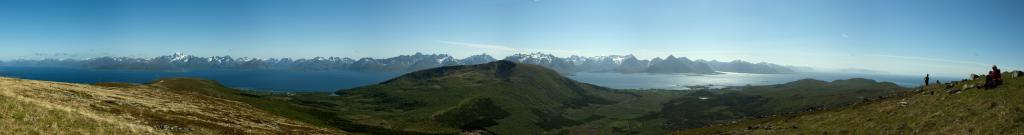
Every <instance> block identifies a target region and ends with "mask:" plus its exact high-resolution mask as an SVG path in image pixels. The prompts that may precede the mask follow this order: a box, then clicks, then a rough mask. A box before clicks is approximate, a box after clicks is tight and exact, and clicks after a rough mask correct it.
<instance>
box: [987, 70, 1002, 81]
mask: <svg viewBox="0 0 1024 135" xmlns="http://www.w3.org/2000/svg"><path fill="white" fill-rule="evenodd" d="M1000 74H1002V73H1000V72H999V69H996V70H992V71H989V72H988V75H989V76H992V79H996V80H1002V79H1003V76H1002V75H1000Z"/></svg>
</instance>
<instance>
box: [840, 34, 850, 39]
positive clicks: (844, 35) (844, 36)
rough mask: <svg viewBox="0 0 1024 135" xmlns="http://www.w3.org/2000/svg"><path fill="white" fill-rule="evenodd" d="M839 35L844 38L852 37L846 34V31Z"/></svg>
mask: <svg viewBox="0 0 1024 135" xmlns="http://www.w3.org/2000/svg"><path fill="white" fill-rule="evenodd" d="M839 36H842V37H843V38H850V35H846V33H843V34H842V35H839Z"/></svg>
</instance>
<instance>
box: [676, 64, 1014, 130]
mask: <svg viewBox="0 0 1024 135" xmlns="http://www.w3.org/2000/svg"><path fill="white" fill-rule="evenodd" d="M1003 79H1005V80H1006V81H1005V82H1004V84H1003V85H1001V86H999V87H997V88H994V89H977V88H971V87H970V86H974V85H979V84H981V83H982V80H970V81H966V82H960V83H954V84H946V85H929V86H926V87H923V90H921V91H918V92H912V93H908V94H906V95H905V96H898V97H891V98H883V99H879V100H872V101H866V102H864V103H860V104H857V105H854V106H849V107H841V108H831V109H827V110H823V111H815V112H807V113H801V114H795V115H788V116H780V117H772V118H765V119H755V120H749V121H743V122H740V123H737V124H729V125H720V126H713V127H706V128H700V129H694V130H688V131H682V132H677V133H676V134H1015V133H1022V132H1024V109H1022V108H1024V78H1011V77H1008V76H1004V78H1003ZM965 86H966V87H965Z"/></svg>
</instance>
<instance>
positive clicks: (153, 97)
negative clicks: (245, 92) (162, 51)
mask: <svg viewBox="0 0 1024 135" xmlns="http://www.w3.org/2000/svg"><path fill="white" fill-rule="evenodd" d="M164 83H174V82H173V80H161V81H158V82H156V83H154V84H151V85H137V84H125V83H105V84H100V85H102V86H97V85H85V84H72V83H59V82H47V81H34V80H23V79H14V78H0V86H2V87H0V98H2V99H0V101H2V102H3V103H2V104H14V105H18V109H4V110H0V112H5V113H4V114H7V112H11V113H10V114H12V117H11V120H9V119H8V118H6V117H5V118H3V119H4V120H3V123H4V125H3V126H2V127H5V130H3V131H0V133H2V132H8V131H10V132H14V133H33V132H35V133H54V134H68V133H70V134H75V133H98V134H112V133H127V134H295V133H298V134H346V133H345V132H343V131H338V130H334V129H327V128H321V127H318V126H314V125H311V124H307V123H305V122H300V121H296V120H292V119H289V118H286V117H281V116H278V115H275V114H273V113H271V112H267V111H264V110H261V109H258V108H257V107H254V106H253V105H250V104H246V103H240V102H237V101H232V100H225V99H223V98H219V97H217V96H210V95H205V94H200V93H201V92H193V91H190V90H187V89H178V90H176V89H171V88H168V87H166V86H165V85H164ZM190 85H191V84H190ZM193 88H198V87H193ZM33 110H35V111H33ZM25 112H46V113H42V114H37V113H25ZM64 118H66V119H64ZM23 119H35V120H29V121H25V120H23ZM22 122H27V123H22ZM38 123H44V124H46V125H44V126H37V125H38ZM88 125H96V126H88ZM40 127H48V128H40ZM7 129H16V130H7Z"/></svg>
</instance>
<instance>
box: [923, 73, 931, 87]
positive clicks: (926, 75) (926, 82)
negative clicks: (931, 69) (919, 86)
mask: <svg viewBox="0 0 1024 135" xmlns="http://www.w3.org/2000/svg"><path fill="white" fill-rule="evenodd" d="M928 76H930V74H924V86H928V79H929V78H928Z"/></svg>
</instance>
